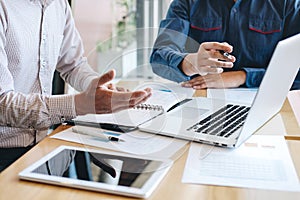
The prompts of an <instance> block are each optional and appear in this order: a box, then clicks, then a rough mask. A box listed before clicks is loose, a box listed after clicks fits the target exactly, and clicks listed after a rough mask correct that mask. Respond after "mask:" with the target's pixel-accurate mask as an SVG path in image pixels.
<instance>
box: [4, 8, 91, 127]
mask: <svg viewBox="0 0 300 200" xmlns="http://www.w3.org/2000/svg"><path fill="white" fill-rule="evenodd" d="M1 8H2V7H1ZM0 12H1V15H0V61H1V62H0V72H1V73H0V116H1V117H0V126H6V127H16V128H24V129H28V128H30V129H36V130H46V129H48V128H49V126H51V125H52V124H57V123H60V122H61V119H62V118H65V119H73V118H74V117H76V112H75V106H74V105H75V103H74V96H73V95H61V96H49V95H48V96H47V95H42V94H40V93H29V94H25V93H22V92H17V91H15V88H14V82H15V81H18V80H17V79H16V78H15V77H13V75H12V73H11V72H10V70H9V68H8V57H7V56H8V55H7V52H6V50H5V44H6V42H7V41H6V37H5V33H6V28H7V19H6V15H5V14H3V13H4V11H3V10H2V9H0ZM79 71H80V70H78V72H77V73H80V72H79ZM83 71H88V70H83ZM91 74H93V75H91ZM65 76H67V75H65ZM86 76H87V75H86ZM92 76H93V77H95V76H96V75H95V73H91V72H90V73H89V75H88V76H87V77H92ZM29 78H36V77H29ZM49 84H51V83H49ZM84 87H86V86H84Z"/></svg>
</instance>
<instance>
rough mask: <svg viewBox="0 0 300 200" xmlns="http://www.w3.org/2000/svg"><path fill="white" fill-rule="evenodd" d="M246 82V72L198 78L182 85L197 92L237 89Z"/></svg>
mask: <svg viewBox="0 0 300 200" xmlns="http://www.w3.org/2000/svg"><path fill="white" fill-rule="evenodd" d="M245 82H246V72H245V71H232V72H224V73H221V74H208V75H206V76H198V77H196V78H193V79H192V80H190V81H187V82H184V83H182V84H181V85H182V86H183V87H191V88H194V89H196V90H197V89H204V88H235V87H239V86H241V85H243V84H244V83H245Z"/></svg>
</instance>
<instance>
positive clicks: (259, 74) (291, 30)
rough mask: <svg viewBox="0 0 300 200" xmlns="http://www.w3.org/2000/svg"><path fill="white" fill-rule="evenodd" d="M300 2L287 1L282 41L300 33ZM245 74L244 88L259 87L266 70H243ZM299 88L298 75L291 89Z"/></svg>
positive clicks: (299, 79)
mask: <svg viewBox="0 0 300 200" xmlns="http://www.w3.org/2000/svg"><path fill="white" fill-rule="evenodd" d="M299 12H300V1H293V0H292V1H289V3H288V5H287V6H286V10H285V13H286V16H285V23H284V27H283V36H282V39H285V38H288V37H290V36H292V35H295V34H298V33H299V32H300V15H299ZM243 69H244V70H245V71H246V73H247V76H246V77H247V78H246V83H245V86H246V87H259V85H260V83H261V81H262V79H263V76H264V75H265V72H266V69H264V68H249V67H245V68H243ZM299 87H300V73H299V72H298V75H297V77H296V79H295V81H294V84H293V86H292V89H293V88H299Z"/></svg>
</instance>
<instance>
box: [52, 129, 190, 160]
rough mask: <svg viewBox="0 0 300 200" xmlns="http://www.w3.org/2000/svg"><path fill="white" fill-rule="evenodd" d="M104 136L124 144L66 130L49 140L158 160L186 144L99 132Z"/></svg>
mask: <svg viewBox="0 0 300 200" xmlns="http://www.w3.org/2000/svg"><path fill="white" fill-rule="evenodd" d="M99 131H102V133H104V134H106V135H112V136H118V137H119V138H120V139H123V140H124V142H110V141H107V140H105V139H102V138H98V137H93V136H89V135H83V134H79V133H74V132H72V129H71V128H70V129H67V130H64V131H62V132H59V133H57V134H55V135H53V136H51V138H55V139H60V140H66V141H70V142H76V143H80V144H85V145H89V146H95V147H101V148H105V149H110V150H114V151H121V152H126V153H131V154H137V155H147V156H154V157H159V158H171V157H172V156H173V155H174V154H175V153H177V152H178V151H179V150H180V149H181V148H183V147H184V146H185V145H186V144H187V143H188V142H187V141H184V140H179V139H174V138H170V137H164V136H159V135H155V134H149V133H144V132H140V131H133V132H129V133H124V134H119V133H116V132H111V131H106V130H101V129H99Z"/></svg>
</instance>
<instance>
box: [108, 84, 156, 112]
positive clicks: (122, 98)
mask: <svg viewBox="0 0 300 200" xmlns="http://www.w3.org/2000/svg"><path fill="white" fill-rule="evenodd" d="M151 94H152V90H151V89H150V88H146V89H144V90H139V91H134V92H115V93H114V94H113V95H112V104H111V105H112V112H116V111H120V110H123V109H127V108H133V107H135V106H136V105H138V104H141V103H144V102H145V101H146V100H147V99H148V98H149V97H150V96H151Z"/></svg>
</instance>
